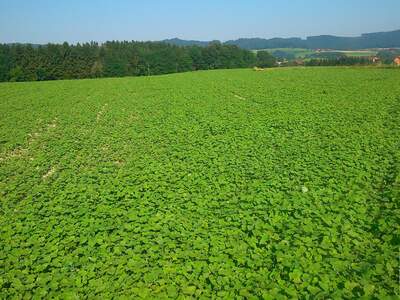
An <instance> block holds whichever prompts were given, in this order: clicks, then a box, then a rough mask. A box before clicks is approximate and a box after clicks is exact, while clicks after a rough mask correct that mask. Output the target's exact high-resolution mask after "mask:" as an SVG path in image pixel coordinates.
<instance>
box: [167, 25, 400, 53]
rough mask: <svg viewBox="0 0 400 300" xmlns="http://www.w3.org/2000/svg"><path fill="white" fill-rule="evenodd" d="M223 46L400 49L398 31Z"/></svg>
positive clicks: (176, 42)
mask: <svg viewBox="0 0 400 300" xmlns="http://www.w3.org/2000/svg"><path fill="white" fill-rule="evenodd" d="M163 42H166V43H169V44H173V45H178V46H191V45H197V46H207V45H208V44H209V43H211V42H209V41H187V40H181V39H178V38H175V39H169V40H164V41H163ZM224 44H227V45H236V46H238V47H240V48H243V49H248V50H258V49H272V48H307V49H318V48H321V49H337V50H358V49H367V48H398V47H399V48H400V30H395V31H389V32H375V33H365V34H362V35H361V36H358V37H340V36H333V35H319V36H310V37H307V38H306V39H301V38H273V39H262V38H241V39H237V40H230V41H226V42H225V43H224Z"/></svg>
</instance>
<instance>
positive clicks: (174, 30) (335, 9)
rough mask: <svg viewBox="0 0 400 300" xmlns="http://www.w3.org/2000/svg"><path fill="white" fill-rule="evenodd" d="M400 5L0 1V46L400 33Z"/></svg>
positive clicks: (386, 0) (305, 0) (380, 1)
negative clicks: (395, 31)
mask: <svg viewBox="0 0 400 300" xmlns="http://www.w3.org/2000/svg"><path fill="white" fill-rule="evenodd" d="M399 11H400V0H274V1H272V0H130V1H129V0H0V42H31V43H46V42H63V41H68V42H72V43H74V42H82V41H90V40H94V41H99V42H102V41H106V40H160V39H165V38H172V37H180V38H184V39H198V40H213V39H219V40H228V39H236V38H239V37H263V38H272V37H292V36H298V37H305V36H308V35H319V34H334V35H342V36H353V35H358V34H360V33H365V32H375V31H388V30H395V29H400V16H399Z"/></svg>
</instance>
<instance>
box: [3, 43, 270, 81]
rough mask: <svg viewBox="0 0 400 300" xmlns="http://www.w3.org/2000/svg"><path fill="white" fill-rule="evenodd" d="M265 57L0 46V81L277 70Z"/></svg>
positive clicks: (140, 46) (217, 50)
mask: <svg viewBox="0 0 400 300" xmlns="http://www.w3.org/2000/svg"><path fill="white" fill-rule="evenodd" d="M274 63H275V59H274V58H273V57H272V56H271V55H270V54H269V53H267V52H266V51H261V52H259V53H257V54H254V53H253V52H251V51H248V50H244V49H240V48H239V47H237V46H234V45H222V44H220V43H211V44H209V45H208V46H206V47H199V46H186V47H179V46H174V45H169V44H166V43H160V42H134V41H132V42H116V41H113V42H106V43H104V44H101V45H100V44H97V43H94V42H92V43H84V44H77V45H69V44H68V43H64V44H48V45H42V46H33V45H29V44H8V45H7V44H0V81H36V80H56V79H78V78H95V77H122V76H142V75H158V74H167V73H176V72H185V71H195V70H210V69H230V68H247V67H252V66H255V65H258V66H272V65H274Z"/></svg>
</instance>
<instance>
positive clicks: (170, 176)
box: [0, 68, 400, 298]
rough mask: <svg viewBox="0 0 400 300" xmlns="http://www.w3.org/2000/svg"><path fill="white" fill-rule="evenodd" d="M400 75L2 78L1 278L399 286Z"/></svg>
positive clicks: (233, 288)
mask: <svg viewBox="0 0 400 300" xmlns="http://www.w3.org/2000/svg"><path fill="white" fill-rule="evenodd" d="M399 80H400V72H399V71H398V70H393V69H372V68H368V69H362V68H359V69H357V68H315V69H313V68H306V69H302V68H297V69H290V68H288V69H286V68H282V69H276V70H268V71H266V72H254V71H251V70H230V71H210V72H196V73H187V74H176V75H168V76H159V77H148V78H121V79H100V80H79V81H58V82H42V83H6V84H0V119H1V123H0V126H1V127H0V147H1V148H0V153H1V154H0V182H1V183H0V198H1V202H0V205H1V206H0V290H1V294H2V295H5V296H11V295H14V296H16V295H23V294H29V293H30V294H35V295H38V296H44V295H46V296H47V297H50V296H55V295H58V294H60V293H65V294H68V295H70V296H71V295H72V294H85V295H91V296H93V295H94V294H97V295H102V297H103V298H104V297H107V295H108V296H110V295H113V294H114V295H116V294H118V295H130V296H133V295H141V296H143V297H149V296H150V295H152V296H157V297H161V296H169V297H174V295H176V294H185V295H196V296H200V295H203V296H205V297H206V298H210V297H211V296H212V295H214V296H215V295H219V296H220V297H222V296H228V297H232V296H233V295H238V294H240V295H242V296H243V297H246V296H247V297H248V296H250V295H253V296H260V297H261V296H263V295H264V296H266V295H272V297H273V298H275V296H273V295H274V294H280V295H286V296H289V297H292V296H293V295H298V296H301V295H303V296H304V295H305V294H313V295H314V296H317V295H318V296H321V297H327V296H328V295H336V296H338V297H359V296H360V295H366V294H374V295H376V296H382V295H385V294H394V293H395V288H396V287H397V286H398V277H397V276H398V274H397V270H398V267H399V265H398V259H397V254H398V251H397V250H398V246H397V244H398V239H397V240H396V232H397V233H398V232H399V226H398V224H399V218H398V216H399V214H398V212H399V210H398V208H399V207H398V199H399V198H398V194H396V193H398V179H399V178H398V177H397V178H396V176H397V174H398V167H399V165H398V163H399V151H398V146H399V144H398V136H399V125H400V124H399V120H400V117H399V105H400V104H399V101H400V98H399V95H400V87H399V85H398V82H399ZM64 296H65V295H64Z"/></svg>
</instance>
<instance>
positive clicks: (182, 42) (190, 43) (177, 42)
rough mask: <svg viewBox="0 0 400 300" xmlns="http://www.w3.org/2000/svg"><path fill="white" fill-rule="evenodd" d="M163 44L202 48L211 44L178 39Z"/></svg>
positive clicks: (165, 41)
mask: <svg viewBox="0 0 400 300" xmlns="http://www.w3.org/2000/svg"><path fill="white" fill-rule="evenodd" d="M162 42H164V43H167V44H171V45H176V46H201V47H206V46H207V45H208V44H209V43H211V42H204V41H193V40H181V39H178V38H173V39H167V40H163V41H162Z"/></svg>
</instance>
